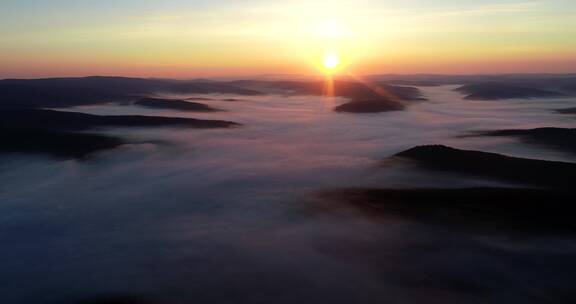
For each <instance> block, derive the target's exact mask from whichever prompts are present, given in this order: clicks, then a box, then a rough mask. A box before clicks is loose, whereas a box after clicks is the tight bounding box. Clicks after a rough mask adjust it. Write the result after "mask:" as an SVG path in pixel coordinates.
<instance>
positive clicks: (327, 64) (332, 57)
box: [322, 52, 341, 72]
mask: <svg viewBox="0 0 576 304" xmlns="http://www.w3.org/2000/svg"><path fill="white" fill-rule="evenodd" d="M340 63H341V60H340V56H339V55H338V53H336V52H328V53H326V54H325V55H324V58H323V60H322V65H323V66H324V69H326V71H328V72H331V71H334V70H335V69H336V68H337V67H338V66H340Z"/></svg>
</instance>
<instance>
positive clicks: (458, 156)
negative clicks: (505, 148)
mask: <svg viewBox="0 0 576 304" xmlns="http://www.w3.org/2000/svg"><path fill="white" fill-rule="evenodd" d="M393 159H406V160H410V161H413V162H414V163H416V164H417V165H418V166H419V167H422V168H424V169H429V170H437V171H445V172H451V173H454V174H459V175H472V176H478V177H484V178H488V179H497V180H503V181H507V182H515V183H522V184H530V185H538V186H547V187H556V188H559V187H570V186H571V185H573V184H574V180H575V179H576V164H573V163H565V162H555V161H545V160H535V159H527V158H518V157H511V156H506V155H502V154H496V153H487V152H480V151H470V150H460V149H455V148H451V147H447V146H442V145H430V146H418V147H415V148H412V149H409V150H406V151H403V152H400V153H398V154H396V155H394V156H393Z"/></svg>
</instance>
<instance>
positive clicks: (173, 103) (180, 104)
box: [134, 98, 219, 112]
mask: <svg viewBox="0 0 576 304" xmlns="http://www.w3.org/2000/svg"><path fill="white" fill-rule="evenodd" d="M134 104H135V105H138V106H142V107H147V108H153V109H168V110H178V111H185V112H216V111H219V110H218V109H215V108H212V107H210V106H208V105H205V104H203V103H199V102H192V101H186V100H180V99H165V98H142V99H140V100H138V101H136V102H135V103H134Z"/></svg>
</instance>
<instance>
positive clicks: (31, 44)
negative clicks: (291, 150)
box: [0, 0, 576, 78]
mask: <svg viewBox="0 0 576 304" xmlns="http://www.w3.org/2000/svg"><path fill="white" fill-rule="evenodd" d="M575 14H576V2H574V1H573V0H501V1H495V0H487V1H477V0H459V1H457V0H434V1H432V0H406V1H398V0H377V1H376V0H333V1H314V0H307V1H304V0H292V1H290V0H286V1H272V0H268V1H263V0H242V1H238V0H236V1H233V0H209V1H200V0H164V1H144V0H100V1H89V0H74V1H73V0H50V1H47V0H0V78H11V77H21V78H33V77H54V76H88V75H119V76H142V77H175V78H189V77H198V76H206V77H208V76H238V75H261V74H314V73H319V72H322V70H323V68H322V62H323V60H324V61H325V58H326V57H327V56H332V57H334V56H338V58H339V59H340V60H339V62H340V65H339V67H338V69H339V70H340V72H347V73H348V72H349V73H356V74H389V73H398V74H410V73H440V74H474V73H517V72H518V73H524V72H526V73H533V72H538V73H540V72H548V73H570V72H576V18H574V15H575ZM332 57H331V58H332Z"/></svg>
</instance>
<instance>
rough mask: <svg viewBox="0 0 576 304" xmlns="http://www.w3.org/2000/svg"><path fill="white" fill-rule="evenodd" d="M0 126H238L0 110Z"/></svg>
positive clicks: (218, 122) (190, 120)
mask: <svg viewBox="0 0 576 304" xmlns="http://www.w3.org/2000/svg"><path fill="white" fill-rule="evenodd" d="M0 124H2V125H4V126H5V127H11V128H44V129H59V130H87V129H92V128H98V127H182V128H197V129H214V128H231V127H237V126H239V124H237V123H234V122H231V121H224V120H205V119H194V118H180V117H163V116H142V115H92V114H84V113H76V112H63V111H54V110H5V111H0Z"/></svg>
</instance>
